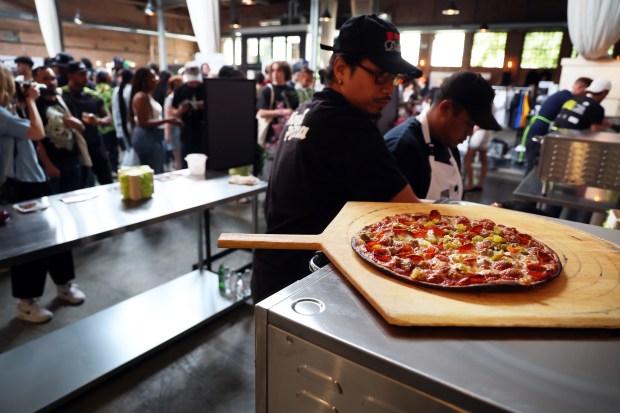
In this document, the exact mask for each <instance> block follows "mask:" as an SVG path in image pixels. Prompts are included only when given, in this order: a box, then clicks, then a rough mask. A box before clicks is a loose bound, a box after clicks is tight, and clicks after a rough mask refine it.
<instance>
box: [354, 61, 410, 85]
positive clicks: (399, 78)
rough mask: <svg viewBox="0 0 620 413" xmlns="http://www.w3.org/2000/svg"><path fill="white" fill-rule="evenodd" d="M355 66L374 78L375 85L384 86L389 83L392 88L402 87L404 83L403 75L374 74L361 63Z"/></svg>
mask: <svg viewBox="0 0 620 413" xmlns="http://www.w3.org/2000/svg"><path fill="white" fill-rule="evenodd" d="M356 66H358V67H359V68H361V69H362V70H363V71H365V72H366V73H368V74H369V75H371V76H372V77H374V78H375V84H377V85H385V84H387V83H391V84H392V85H394V86H398V85H402V84H403V82H404V81H405V75H395V74H393V73H387V72H375V71H374V70H372V69H369V68H367V67H366V66H364V65H363V64H361V63H357V64H356Z"/></svg>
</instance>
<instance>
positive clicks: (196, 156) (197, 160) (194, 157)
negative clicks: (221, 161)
mask: <svg viewBox="0 0 620 413" xmlns="http://www.w3.org/2000/svg"><path fill="white" fill-rule="evenodd" d="M185 161H187V167H188V168H189V173H190V174H191V175H200V176H204V175H205V169H206V166H207V155H205V154H204V153H190V154H188V155H187V156H186V157H185Z"/></svg>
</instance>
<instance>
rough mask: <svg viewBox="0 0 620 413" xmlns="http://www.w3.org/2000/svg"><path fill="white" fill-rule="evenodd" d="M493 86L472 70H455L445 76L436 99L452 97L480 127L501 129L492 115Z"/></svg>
mask: <svg viewBox="0 0 620 413" xmlns="http://www.w3.org/2000/svg"><path fill="white" fill-rule="evenodd" d="M494 98H495V92H494V91H493V88H492V87H491V85H490V84H489V82H487V81H486V80H484V79H483V78H482V76H480V74H479V73H473V72H466V71H461V72H456V73H455V74H453V75H452V76H450V77H448V78H446V79H445V80H444V81H443V83H442V84H441V87H440V88H439V92H438V93H437V95H436V99H437V100H438V101H440V100H444V99H452V100H454V101H455V102H457V103H459V104H461V105H462V106H463V107H464V108H465V110H466V111H467V113H468V114H469V117H471V119H472V121H473V122H474V123H475V124H476V125H478V126H479V127H480V128H481V129H485V130H494V131H499V130H502V127H501V126H500V125H499V123H497V120H496V119H495V117H494V116H493V110H492V107H493V99H494Z"/></svg>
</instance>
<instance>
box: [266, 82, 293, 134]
mask: <svg viewBox="0 0 620 413" xmlns="http://www.w3.org/2000/svg"><path fill="white" fill-rule="evenodd" d="M272 90H273V104H272V103H271V91H272ZM298 106H299V95H298V94H297V91H296V90H295V88H293V87H291V86H289V85H279V86H276V85H268V86H265V87H264V88H262V89H261V90H260V92H259V93H258V101H257V103H256V110H257V111H258V110H259V109H277V108H289V109H297V107H298ZM284 121H286V120H284ZM272 122H275V123H277V122H280V117H279V116H276V117H275V118H273V120H272ZM272 137H273V129H272V128H269V130H268V131H267V138H266V140H267V141H270V140H271V138H272ZM275 138H277V136H276V137H275Z"/></svg>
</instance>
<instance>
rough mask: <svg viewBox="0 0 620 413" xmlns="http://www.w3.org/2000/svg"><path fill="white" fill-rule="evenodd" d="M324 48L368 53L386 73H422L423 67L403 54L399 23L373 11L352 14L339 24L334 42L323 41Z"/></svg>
mask: <svg viewBox="0 0 620 413" xmlns="http://www.w3.org/2000/svg"><path fill="white" fill-rule="evenodd" d="M321 49H323V50H331V51H333V52H334V53H346V54H350V55H354V56H361V57H365V58H367V59H368V60H370V61H371V62H372V63H374V64H375V65H377V66H378V67H379V68H380V69H381V70H383V71H385V72H387V73H392V74H402V75H407V76H411V77H420V76H422V71H421V70H420V69H418V68H417V67H415V66H414V65H412V64H411V63H409V62H407V61H406V60H405V59H403V58H402V56H401V54H400V32H399V31H398V29H397V28H396V26H394V25H393V24H392V23H390V22H387V21H385V20H382V19H380V18H379V17H377V16H376V15H374V14H366V15H361V16H355V17H351V18H350V19H348V20H347V21H346V22H344V24H343V25H342V27H341V28H340V35H339V36H338V37H337V38H336V40H335V41H334V45H333V46H328V45H324V44H322V45H321Z"/></svg>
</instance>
